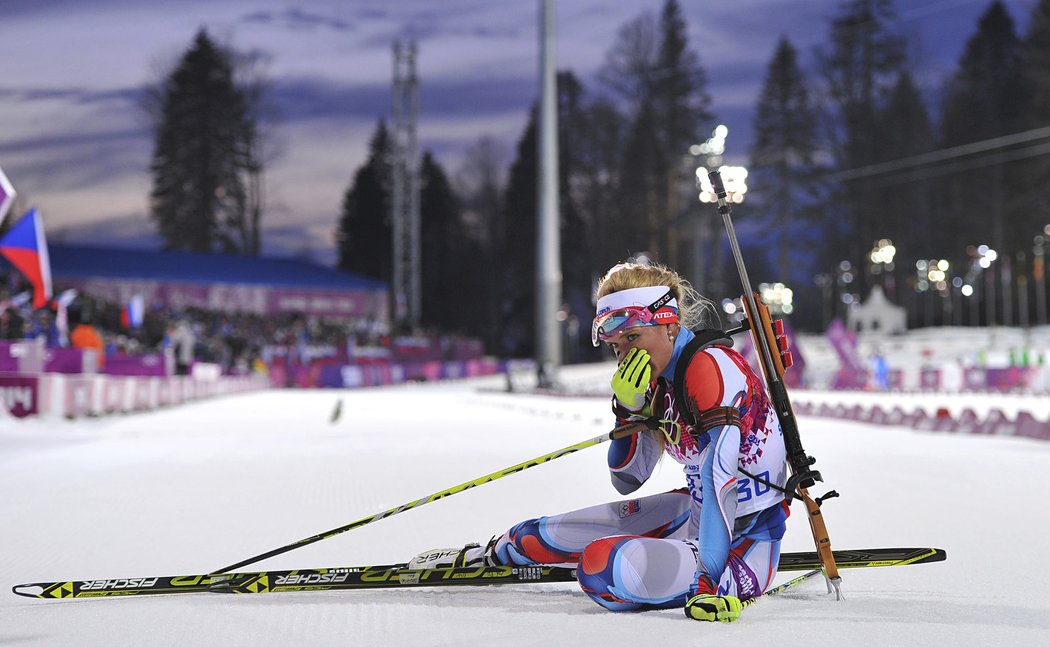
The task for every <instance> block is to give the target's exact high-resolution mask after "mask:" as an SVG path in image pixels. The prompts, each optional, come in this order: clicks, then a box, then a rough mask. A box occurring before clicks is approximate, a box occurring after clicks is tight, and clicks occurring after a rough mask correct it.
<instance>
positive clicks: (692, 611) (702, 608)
mask: <svg viewBox="0 0 1050 647" xmlns="http://www.w3.org/2000/svg"><path fill="white" fill-rule="evenodd" d="M743 608H744V605H743V604H741V602H740V599H739V598H734V597H733V596H731V595H711V594H710V593H701V594H700V595H694V596H693V597H691V598H689V601H688V602H686V603H685V615H687V616H689V617H690V618H692V619H693V620H706V621H708V622H715V621H720V622H732V621H734V620H739V619H740V610H741V609H743Z"/></svg>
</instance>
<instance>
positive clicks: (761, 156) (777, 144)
mask: <svg viewBox="0 0 1050 647" xmlns="http://www.w3.org/2000/svg"><path fill="white" fill-rule="evenodd" d="M754 128H755V141H754V144H753V146H752V148H751V160H750V167H749V179H750V181H749V185H750V186H751V191H750V195H751V196H752V200H753V201H755V202H757V205H753V209H755V210H756V211H758V212H759V213H762V214H763V215H764V217H765V218H766V221H767V227H768V229H769V230H770V231H771V232H773V234H774V236H775V237H776V240H777V243H776V250H777V254H776V257H777V268H778V270H779V275H780V277H782V278H781V280H783V281H786V282H789V283H791V284H792V285H794V286H796V287H797V286H799V285H801V284H802V283H808V281H807V280H806V279H808V278H809V276H808V273H807V275H806V276H805V277H804V278H802V277H799V278H802V280H800V281H798V282H795V281H793V280H792V278H793V277H792V269H793V268H795V267H798V263H797V259H793V258H792V255H791V251H792V250H793V249H797V248H798V242H799V240H800V236H799V234H800V231H799V229H800V227H799V225H801V224H802V221H804V220H811V219H812V218H813V216H814V207H813V202H814V199H815V197H816V192H817V188H816V180H817V177H816V174H817V164H816V162H815V154H816V151H817V148H818V144H819V142H818V137H817V116H816V111H815V109H814V107H813V104H812V102H811V101H810V98H809V90H808V89H807V87H806V83H805V77H804V76H803V75H802V70H801V69H800V67H799V64H798V54H797V52H796V51H795V48H794V46H792V44H791V42H790V41H789V40H788V39H787V38H786V37H784V38H781V39H780V42H779V43H778V44H777V48H776V51H775V52H774V54H773V58H772V60H771V61H770V63H769V68H768V70H767V72H766V78H765V81H764V83H763V85H762V90H761V93H760V94H759V98H758V103H757V104H756V111H755V121H754Z"/></svg>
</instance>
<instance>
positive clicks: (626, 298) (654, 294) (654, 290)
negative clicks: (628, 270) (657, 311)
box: [597, 285, 678, 315]
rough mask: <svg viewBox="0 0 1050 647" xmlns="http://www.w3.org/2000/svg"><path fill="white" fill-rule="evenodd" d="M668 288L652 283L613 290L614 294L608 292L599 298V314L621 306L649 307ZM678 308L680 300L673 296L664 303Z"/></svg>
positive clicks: (665, 292)
mask: <svg viewBox="0 0 1050 647" xmlns="http://www.w3.org/2000/svg"><path fill="white" fill-rule="evenodd" d="M669 289H670V288H668V287H667V286H666V285H652V286H648V287H644V288H628V289H626V290H620V291H619V292H613V293H612V294H606V295H605V296H604V297H602V298H600V299H598V312H597V314H598V315H602V314H605V313H606V312H609V311H610V310H618V309H620V308H627V307H630V306H640V307H642V308H648V307H649V306H651V305H652V304H653V303H655V302H656V300H657V299H659V298H660V297H662V296H663V295H665V294H667V291H668V290H669ZM664 305H665V306H669V307H671V308H674V309H675V310H677V309H678V301H677V300H676V299H675V298H674V297H671V300H670V301H668V302H667V303H665V304H664Z"/></svg>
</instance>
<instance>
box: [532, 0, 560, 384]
mask: <svg viewBox="0 0 1050 647" xmlns="http://www.w3.org/2000/svg"><path fill="white" fill-rule="evenodd" d="M554 61H555V56H554V7H553V0H540V115H539V117H540V119H539V133H538V134H539V136H538V137H537V138H536V141H537V146H538V148H539V150H538V151H537V159H538V160H539V165H540V169H539V170H540V172H539V177H538V186H537V198H538V199H537V201H536V204H537V205H538V207H539V213H538V214H537V218H538V223H537V227H536V231H537V246H536V247H537V251H536V364H537V376H536V377H537V386H539V387H540V388H550V387H553V386H556V385H557V382H558V375H557V372H558V367H559V366H560V365H561V346H562V344H561V329H560V325H559V323H558V317H557V314H558V309H559V308H560V307H561V262H560V259H559V256H558V250H559V249H560V241H559V231H558V223H559V219H558V104H557V95H558V88H557V83H556V80H555V75H554Z"/></svg>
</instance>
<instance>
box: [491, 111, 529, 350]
mask: <svg viewBox="0 0 1050 647" xmlns="http://www.w3.org/2000/svg"><path fill="white" fill-rule="evenodd" d="M536 121H537V111H536V108H535V107H533V108H532V110H531V111H530V113H529V121H528V123H527V124H526V126H525V131H524V132H523V133H522V135H521V138H520V139H519V140H518V145H517V150H516V155H515V158H514V161H513V162H512V163H511V167H510V173H509V175H508V179H507V193H506V197H504V199H503V205H504V209H505V211H504V215H503V218H502V221H503V223H504V224H505V226H506V230H505V232H504V234H503V235H502V236H501V237H500V238H502V240H503V241H504V245H503V248H502V249H501V250H500V252H499V255H500V259H501V263H500V271H499V272H498V273H497V274H496V275H495V279H496V280H498V281H499V282H500V285H501V290H500V292H501V303H500V308H499V322H498V324H497V325H498V327H499V329H500V332H501V340H500V343H501V348H500V355H501V356H503V357H530V356H532V354H533V346H534V343H535V337H534V333H535V320H536V319H535V312H536V303H535V299H536V297H535V294H536V236H537V230H536V218H537V215H536V214H537V207H538V205H537V197H536V178H537V173H538V170H537V159H536Z"/></svg>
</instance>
